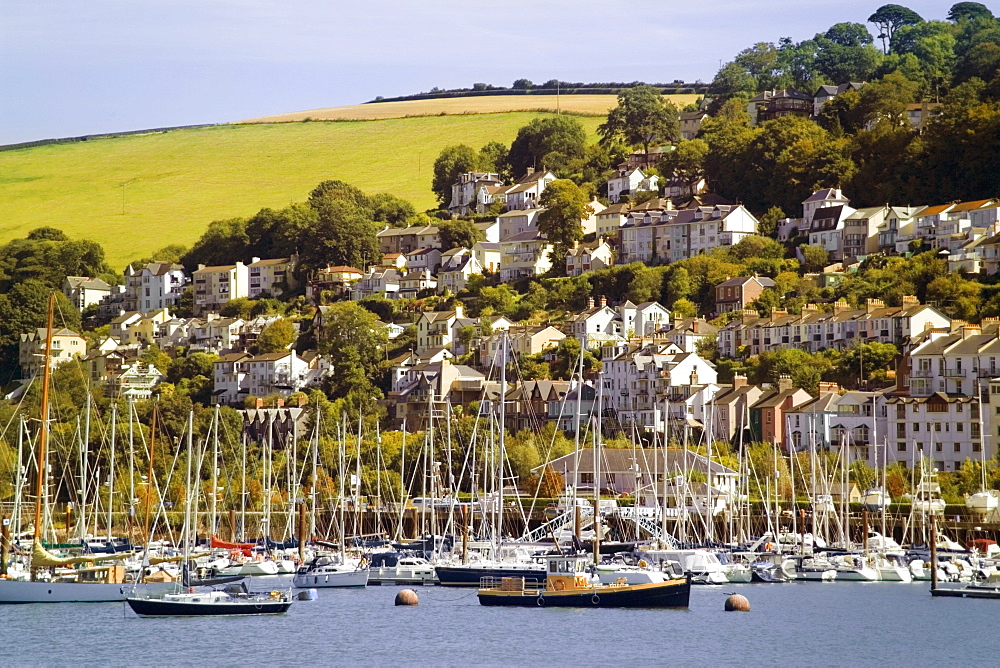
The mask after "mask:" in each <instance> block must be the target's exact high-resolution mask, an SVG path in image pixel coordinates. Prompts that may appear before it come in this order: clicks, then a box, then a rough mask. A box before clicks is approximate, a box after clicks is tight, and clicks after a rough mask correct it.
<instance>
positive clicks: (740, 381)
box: [733, 373, 747, 389]
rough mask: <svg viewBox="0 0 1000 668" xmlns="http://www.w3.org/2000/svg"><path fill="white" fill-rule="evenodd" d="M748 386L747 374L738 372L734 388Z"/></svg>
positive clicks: (734, 380)
mask: <svg viewBox="0 0 1000 668" xmlns="http://www.w3.org/2000/svg"><path fill="white" fill-rule="evenodd" d="M746 386H747V377H746V376H744V375H743V374H739V373H738V374H736V375H735V376H733V389H736V388H738V387H746Z"/></svg>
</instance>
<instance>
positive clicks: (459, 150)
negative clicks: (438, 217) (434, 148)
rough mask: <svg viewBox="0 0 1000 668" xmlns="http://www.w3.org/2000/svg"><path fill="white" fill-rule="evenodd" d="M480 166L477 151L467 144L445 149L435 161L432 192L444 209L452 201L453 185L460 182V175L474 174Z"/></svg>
mask: <svg viewBox="0 0 1000 668" xmlns="http://www.w3.org/2000/svg"><path fill="white" fill-rule="evenodd" d="M478 166H479V157H478V156H477V155H476V151H475V149H473V148H472V147H471V146H466V145H465V144H456V145H454V146H447V147H445V148H444V149H443V150H442V151H441V153H440V154H439V155H438V157H437V160H435V161H434V177H433V179H432V180H431V190H433V191H434V194H435V195H437V198H438V204H440V205H441V207H442V208H444V207H446V206H448V202H450V201H451V185H452V184H453V183H455V182H456V181H458V177H459V175H460V174H464V173H466V172H474V171H476V168H477V167H478Z"/></svg>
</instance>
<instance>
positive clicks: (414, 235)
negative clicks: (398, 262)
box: [375, 225, 441, 255]
mask: <svg viewBox="0 0 1000 668" xmlns="http://www.w3.org/2000/svg"><path fill="white" fill-rule="evenodd" d="M440 232H441V231H440V230H439V229H438V228H437V227H436V226H434V225H413V226H412V227H386V228H385V229H383V230H381V231H379V232H377V233H376V234H375V237H376V238H377V239H378V246H379V251H380V252H382V253H402V254H403V255H405V254H406V253H409V252H410V251H415V250H417V249H418V248H438V249H440V248H441V235H440Z"/></svg>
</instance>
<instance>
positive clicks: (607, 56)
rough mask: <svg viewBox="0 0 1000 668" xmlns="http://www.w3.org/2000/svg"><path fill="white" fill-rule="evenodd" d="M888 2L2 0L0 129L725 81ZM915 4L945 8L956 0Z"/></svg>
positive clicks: (923, 10)
mask: <svg viewBox="0 0 1000 668" xmlns="http://www.w3.org/2000/svg"><path fill="white" fill-rule="evenodd" d="M881 4H883V2H880V1H878V0H875V1H868V2H861V1H859V0H798V1H796V0H757V1H753V2H751V1H739V0H700V1H697V2H695V1H691V0H688V1H685V2H678V1H676V0H660V1H656V0H632V1H631V2H620V3H615V2H607V1H604V2H591V1H589V0H588V1H582V0H581V1H576V2H573V1H570V0H534V1H525V0H498V1H494V2H488V3H487V2H480V1H478V0H466V1H464V2H462V1H453V0H424V1H420V0H410V1H405V0H367V1H361V2H358V1H352V2H344V1H341V0H326V1H324V0H283V1H282V0H4V1H3V2H2V3H0V144H6V143H13V142H20V141H30V140H34V139H42V138H49V137H64V136H74V135H80V134H89V133H97V132H111V131H121V130H134V129H144V128H152V127H160V126H172V125H185V124H195V123H214V122H222V121H231V120H237V119H240V118H249V117H254V116H262V115H266V114H274V113H281V112H289V111H298V110H305V109H316V108H320V107H331V106H338V105H344V104H355V103H359V102H363V101H365V100H370V99H372V98H373V97H375V96H376V95H385V96H393V95H403V94H407V93H416V92H419V91H426V90H429V89H430V88H432V87H433V86H439V87H441V88H447V87H458V86H470V85H471V84H472V83H474V82H477V81H483V82H488V83H494V84H502V85H510V83H511V82H512V81H513V80H514V79H517V78H520V77H527V78H528V79H531V80H533V81H536V82H542V81H545V80H547V79H551V78H559V79H563V80H567V81H634V80H643V81H665V82H669V81H673V80H674V79H684V80H686V81H694V80H697V79H702V80H704V81H710V80H711V78H712V77H713V76H714V74H715V71H716V70H717V69H718V67H719V61H720V59H721V60H729V59H731V58H732V56H733V55H735V54H736V53H737V52H738V51H739V50H740V49H742V48H744V47H746V46H749V45H750V44H752V43H754V42H757V41H776V40H777V39H778V38H780V37H782V36H789V37H792V38H793V39H796V40H801V39H805V38H808V37H811V36H813V35H814V34H815V33H817V32H822V31H824V30H826V29H827V28H828V27H829V26H830V25H832V24H834V23H837V22H840V21H856V22H864V20H865V19H866V18H867V17H868V16H869V15H870V14H871V13H872V11H874V10H875V9H876V8H877V7H878V6H879V5H881ZM902 4H905V5H906V6H908V7H910V8H911V9H913V10H915V11H917V12H918V13H920V14H921V15H922V16H923V17H924V18H925V19H941V18H943V17H944V15H945V14H946V13H947V11H948V7H950V6H951V4H952V3H951V2H944V3H941V2H930V1H927V0H914V1H910V2H903V3H902ZM988 4H991V5H992V4H993V3H988ZM994 9H996V8H995V7H994Z"/></svg>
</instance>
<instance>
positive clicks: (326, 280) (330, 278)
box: [306, 265, 365, 300]
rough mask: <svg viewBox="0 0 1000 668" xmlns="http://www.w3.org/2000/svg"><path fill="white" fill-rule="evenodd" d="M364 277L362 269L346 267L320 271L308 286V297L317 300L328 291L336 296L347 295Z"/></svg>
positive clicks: (339, 266)
mask: <svg viewBox="0 0 1000 668" xmlns="http://www.w3.org/2000/svg"><path fill="white" fill-rule="evenodd" d="M364 275H365V272H363V271H361V270H360V269H357V268H356V267H347V266H344V265H338V266H336V267H327V268H326V269H320V270H318V271H317V272H315V273H314V274H313V276H312V279H310V281H309V283H308V285H307V286H306V296H307V297H309V298H310V299H314V300H315V299H317V298H318V297H319V296H320V295H321V294H322V293H323V291H324V290H328V291H330V292H332V293H333V294H334V295H343V294H346V293H348V292H350V290H351V287H352V286H353V285H354V284H355V283H357V282H358V281H360V280H361V278H362V277H363V276H364Z"/></svg>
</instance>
